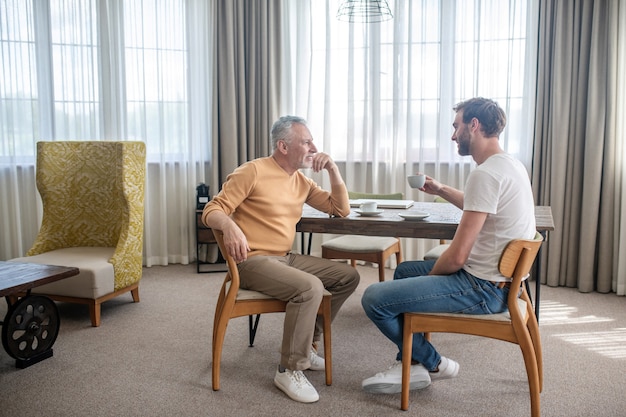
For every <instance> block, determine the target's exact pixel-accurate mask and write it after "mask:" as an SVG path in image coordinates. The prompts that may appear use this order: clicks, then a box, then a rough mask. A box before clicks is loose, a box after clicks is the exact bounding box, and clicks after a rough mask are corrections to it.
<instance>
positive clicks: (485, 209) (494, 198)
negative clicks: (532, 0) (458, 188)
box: [463, 153, 537, 281]
mask: <svg viewBox="0 0 626 417" xmlns="http://www.w3.org/2000/svg"><path fill="white" fill-rule="evenodd" d="M463 210H464V211H478V212H482V213H488V215H487V219H486V220H485V224H484V225H483V228H482V229H481V231H480V232H479V233H478V236H477V238H476V242H475V243H474V246H473V247H472V250H471V252H470V255H469V257H468V259H467V261H466V263H465V265H464V266H463V269H464V270H466V271H467V272H469V273H470V274H472V275H474V276H476V277H478V278H482V279H486V280H488V281H507V279H506V278H505V277H504V276H502V275H501V274H500V272H499V271H498V262H499V261H500V255H502V251H503V250H504V248H505V246H506V245H507V244H508V243H509V242H510V241H511V240H513V239H533V238H534V237H535V233H536V231H537V229H536V226H535V202H534V199H533V194H532V188H531V185H530V180H529V178H528V172H527V171H526V168H525V167H524V165H522V163H521V162H519V161H518V160H516V159H515V158H513V157H512V156H511V155H509V154H506V153H500V154H496V155H493V156H491V157H489V158H488V159H487V160H486V161H485V162H483V163H482V164H480V165H479V166H478V167H476V168H475V169H474V170H473V171H472V172H471V173H470V175H469V177H468V179H467V184H466V186H465V196H464V202H463Z"/></svg>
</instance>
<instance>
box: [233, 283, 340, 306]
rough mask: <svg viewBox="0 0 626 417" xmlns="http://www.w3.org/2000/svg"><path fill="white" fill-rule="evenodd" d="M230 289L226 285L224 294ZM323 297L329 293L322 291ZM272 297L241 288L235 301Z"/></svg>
mask: <svg viewBox="0 0 626 417" xmlns="http://www.w3.org/2000/svg"><path fill="white" fill-rule="evenodd" d="M229 288H230V282H229V283H227V284H226V292H228V289H229ZM324 295H331V293H330V292H329V291H328V290H326V289H324ZM273 299H274V297H271V296H269V295H267V294H264V293H262V292H258V291H253V290H244V289H243V288H239V291H237V300H238V301H243V300H273Z"/></svg>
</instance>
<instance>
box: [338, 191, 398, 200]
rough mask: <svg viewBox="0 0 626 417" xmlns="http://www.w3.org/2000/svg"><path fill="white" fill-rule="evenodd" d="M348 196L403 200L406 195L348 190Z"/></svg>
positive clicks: (351, 198)
mask: <svg viewBox="0 0 626 417" xmlns="http://www.w3.org/2000/svg"><path fill="white" fill-rule="evenodd" d="M348 198H350V200H360V199H363V198H371V199H372V200H402V199H403V198H404V196H403V195H402V193H392V194H372V193H357V192H354V191H348Z"/></svg>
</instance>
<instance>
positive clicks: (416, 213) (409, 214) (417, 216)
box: [398, 211, 430, 220]
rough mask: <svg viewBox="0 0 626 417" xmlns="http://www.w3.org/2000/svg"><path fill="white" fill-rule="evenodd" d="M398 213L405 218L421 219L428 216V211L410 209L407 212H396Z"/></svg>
mask: <svg viewBox="0 0 626 417" xmlns="http://www.w3.org/2000/svg"><path fill="white" fill-rule="evenodd" d="M398 215H399V216H400V217H402V218H404V219H405V220H423V219H425V218H426V217H428V216H430V213H422V212H421V211H411V212H407V213H398Z"/></svg>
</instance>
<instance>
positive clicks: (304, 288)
mask: <svg viewBox="0 0 626 417" xmlns="http://www.w3.org/2000/svg"><path fill="white" fill-rule="evenodd" d="M271 139H272V147H273V152H272V155H271V156H269V157H263V158H258V159H255V160H253V161H249V162H246V163H244V164H242V165H241V166H239V167H238V168H237V169H235V171H233V172H232V173H231V174H230V175H229V176H228V177H227V178H226V182H225V183H224V185H223V187H222V190H221V191H220V192H219V194H218V195H216V196H215V198H213V200H211V201H210V202H209V203H208V204H207V205H206V206H205V208H204V212H203V214H202V220H203V222H204V223H205V224H206V225H207V226H208V227H210V228H214V229H218V230H222V231H223V232H224V244H225V246H226V249H227V251H228V253H229V254H230V255H232V257H233V258H234V259H235V261H237V262H238V268H239V275H240V277H241V287H242V288H246V289H250V290H255V291H260V292H263V293H265V294H268V295H270V296H272V297H275V298H278V299H281V300H285V301H288V304H287V310H286V314H285V322H284V329H283V339H282V346H281V358H280V364H279V366H278V370H277V371H276V374H275V376H274V384H275V385H276V386H277V387H278V388H279V389H281V390H282V391H283V392H285V394H287V395H288V396H289V397H290V398H292V399H293V400H296V401H300V402H305V403H310V402H315V401H317V400H318V399H319V395H318V393H317V391H316V390H315V388H314V387H313V386H312V385H311V383H310V382H309V381H308V379H307V378H306V376H305V375H304V373H303V372H302V371H303V370H306V369H312V370H323V369H324V365H325V363H324V359H323V358H321V357H319V356H318V355H317V350H316V346H317V341H319V340H320V335H321V330H322V326H321V322H319V320H318V319H317V310H318V307H319V305H320V303H321V300H322V295H323V291H324V288H326V289H327V290H328V291H329V292H330V293H331V294H332V308H331V318H334V317H335V316H336V315H337V312H338V311H339V308H340V307H341V306H342V304H343V303H344V301H346V299H347V298H348V297H349V296H350V294H352V293H353V292H354V290H355V289H356V287H357V285H358V284H359V274H358V272H357V271H356V270H355V269H354V268H352V267H351V266H349V265H347V264H342V263H337V262H332V261H330V260H327V259H322V258H317V257H312V256H307V255H300V254H295V253H291V247H292V244H293V239H294V236H295V228H296V224H297V223H298V221H299V220H300V217H301V216H302V207H303V205H304V203H307V204H309V205H310V206H312V207H314V208H316V209H318V210H321V211H324V212H326V213H329V214H331V215H335V216H347V215H348V214H349V213H350V204H349V201H348V192H347V189H346V186H345V184H344V182H343V179H342V177H341V173H340V172H339V169H338V167H337V164H335V162H334V161H333V160H332V159H331V158H330V156H328V155H327V154H325V153H322V152H318V151H317V148H316V147H315V145H314V144H313V138H312V136H311V132H310V131H309V129H308V127H307V125H306V121H305V120H304V119H302V118H300V117H295V116H284V117H281V118H280V119H278V120H277V121H276V122H275V123H274V125H273V126H272V130H271ZM302 168H312V169H313V171H315V172H319V171H321V170H326V171H327V172H328V175H329V177H330V185H331V191H330V192H329V191H326V190H323V189H322V188H320V187H319V186H318V185H317V184H316V183H315V182H314V181H313V180H311V179H310V178H308V177H306V176H305V175H304V174H303V173H302V172H300V169H302Z"/></svg>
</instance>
